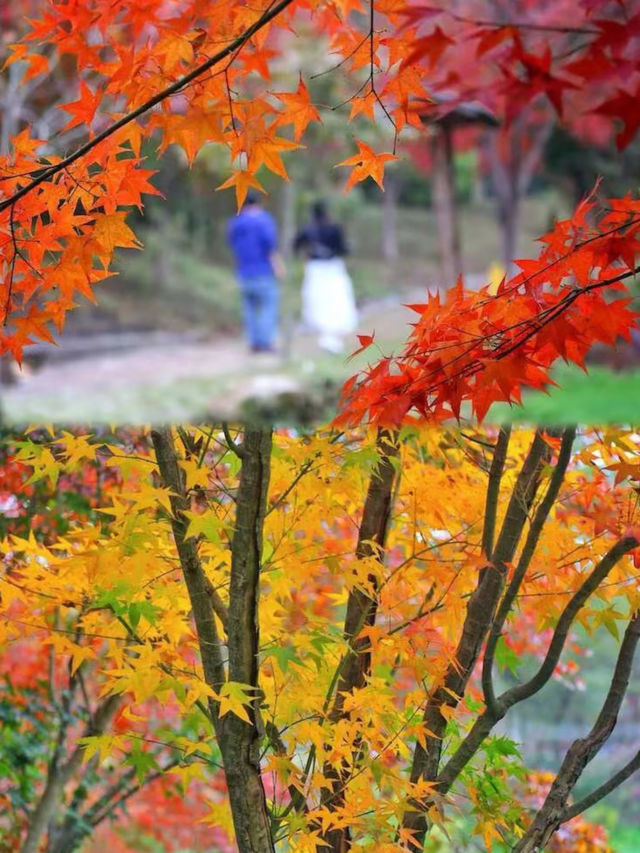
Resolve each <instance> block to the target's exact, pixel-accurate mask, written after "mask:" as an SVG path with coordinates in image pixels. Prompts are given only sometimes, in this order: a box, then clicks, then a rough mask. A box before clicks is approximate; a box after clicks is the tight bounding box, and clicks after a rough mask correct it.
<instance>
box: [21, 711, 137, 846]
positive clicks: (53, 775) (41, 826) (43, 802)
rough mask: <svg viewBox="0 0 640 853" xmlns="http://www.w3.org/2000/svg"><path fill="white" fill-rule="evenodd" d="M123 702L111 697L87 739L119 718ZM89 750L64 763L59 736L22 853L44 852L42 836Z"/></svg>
mask: <svg viewBox="0 0 640 853" xmlns="http://www.w3.org/2000/svg"><path fill="white" fill-rule="evenodd" d="M121 703H122V696H108V697H107V698H106V699H105V700H104V702H102V704H101V705H99V706H98V708H97V710H96V712H95V714H94V715H93V719H92V720H90V721H89V722H88V723H87V725H86V727H85V730H84V735H83V736H84V737H91V736H93V735H99V734H102V733H103V732H104V731H105V730H106V728H107V726H109V724H110V723H111V720H112V719H113V717H114V716H115V713H116V711H117V710H118V707H119V706H120V704H121ZM84 751H85V747H84V746H81V745H78V746H76V747H75V749H74V750H73V752H72V753H71V756H70V757H69V758H68V759H67V761H65V762H62V761H61V759H62V756H63V753H64V732H62V736H61V734H60V733H59V735H58V742H57V744H56V747H55V749H54V753H53V756H52V758H51V761H50V762H49V767H48V770H47V781H46V784H45V787H44V790H43V792H42V796H41V798H40V801H39V802H38V805H37V806H36V808H35V809H34V811H33V812H32V814H31V815H30V818H29V827H28V830H27V836H26V838H25V840H24V843H23V845H22V847H21V850H20V853H36V851H38V850H39V849H40V843H41V841H42V837H43V835H44V833H45V831H46V828H47V826H48V825H49V823H50V821H51V820H52V818H53V817H54V815H55V813H56V811H57V810H58V808H59V806H60V801H61V799H62V797H63V795H64V789H65V786H66V785H67V783H68V782H69V780H70V779H71V778H72V777H73V775H74V773H76V772H77V770H78V769H79V767H80V765H81V764H82V760H83V757H84Z"/></svg>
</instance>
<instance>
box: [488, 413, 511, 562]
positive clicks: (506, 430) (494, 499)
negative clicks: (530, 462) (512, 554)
mask: <svg viewBox="0 0 640 853" xmlns="http://www.w3.org/2000/svg"><path fill="white" fill-rule="evenodd" d="M510 437H511V427H510V426H506V427H501V429H500V433H499V434H498V440H497V442H496V446H495V450H494V452H493V459H492V460H491V468H490V469H489V485H488V487H487V499H486V503H485V510H484V527H483V529H482V551H483V553H484V555H485V556H486V558H487V560H490V559H491V552H492V550H493V538H494V533H495V527H496V514H497V512H498V499H499V497H500V482H501V480H502V472H503V471H504V463H505V460H506V458H507V450H508V448H509V438H510Z"/></svg>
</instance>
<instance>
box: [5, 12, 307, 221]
mask: <svg viewBox="0 0 640 853" xmlns="http://www.w3.org/2000/svg"><path fill="white" fill-rule="evenodd" d="M292 2H293V0H280V2H279V3H276V4H275V5H274V6H271V7H270V8H268V9H267V10H266V11H265V12H264V13H263V14H262V15H261V16H260V17H259V18H258V20H257V21H256V22H255V23H254V24H252V25H251V26H250V27H247V29H246V30H245V31H244V33H242V34H241V35H240V36H238V37H237V38H236V39H234V40H233V41H232V42H231V44H229V45H228V46H227V47H225V48H223V49H222V50H220V51H218V53H216V54H214V56H212V57H210V58H209V59H207V60H206V61H205V62H202V63H201V64H200V65H198V66H196V68H194V69H193V71H190V72H189V73H188V74H185V75H184V76H183V77H180V78H179V79H178V80H176V82H175V83H172V84H171V85H170V86H167V87H166V88H165V89H163V90H162V91H161V92H158V94H157V95H154V96H153V97H152V98H149V99H148V100H147V101H145V102H144V103H143V104H141V105H140V106H139V107H136V109H135V110H131V112H129V113H127V114H126V115H124V116H123V117H122V118H121V119H118V121H116V122H114V123H113V124H111V125H109V127H107V128H105V130H103V131H102V133H99V134H97V136H95V137H93V139H91V140H89V142H86V143H85V144H84V145H81V146H80V148H78V149H77V150H76V151H74V152H73V153H72V154H70V155H69V156H68V157H65V158H64V159H63V160H60V162H59V163H56V164H55V165H53V166H49V167H47V168H44V170H43V171H42V172H41V174H39V175H38V176H37V177H36V178H34V179H33V180H32V181H30V182H29V183H28V184H27V185H26V186H24V187H22V188H21V189H19V190H17V191H16V192H15V193H13V194H12V195H11V196H9V197H8V198H6V199H5V200H4V201H2V202H0V213H2V211H4V210H6V209H7V208H9V207H13V206H14V205H15V203H16V202H17V201H18V200H19V199H21V198H24V196H26V195H27V194H28V193H30V192H31V191H32V190H34V189H35V188H36V187H38V186H40V184H42V183H44V182H45V181H49V180H51V178H53V177H54V176H55V175H57V174H58V173H59V172H61V171H63V170H64V169H66V168H68V167H69V166H70V165H71V164H72V163H75V161H76V160H79V159H80V158H81V157H84V155H85V154H88V153H89V151H92V150H93V149H94V148H95V147H96V146H97V145H99V144H100V143H101V142H104V140H105V139H108V138H109V137H110V136H113V134H114V133H116V132H117V131H118V130H120V129H121V128H123V127H126V125H128V124H130V123H131V122H132V121H135V119H137V118H139V117H140V116H142V115H144V114H145V113H147V112H149V110H151V109H153V107H155V106H157V105H158V104H160V103H162V101H165V100H166V99H167V98H169V97H171V95H175V94H177V93H178V92H180V91H181V90H182V89H184V88H185V86H188V85H189V84H190V83H192V82H193V81H194V80H197V78H198V77H200V76H202V74H204V73H205V72H206V71H209V69H211V68H213V67H214V66H215V65H218V64H219V63H220V62H222V61H223V60H224V59H227V57H230V56H233V54H234V53H236V52H237V51H238V50H239V49H240V48H241V47H242V46H243V45H244V44H245V43H246V42H247V41H249V39H251V38H252V37H253V36H254V35H255V34H256V33H258V32H259V31H260V30H261V29H262V28H263V27H265V26H266V25H267V24H268V23H270V22H271V21H272V20H273V19H274V18H277V17H278V15H279V14H280V13H281V12H283V11H284V10H285V9H286V8H287V6H289V5H291V3H292Z"/></svg>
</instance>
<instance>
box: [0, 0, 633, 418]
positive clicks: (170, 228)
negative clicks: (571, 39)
mask: <svg viewBox="0 0 640 853" xmlns="http://www.w3.org/2000/svg"><path fill="white" fill-rule="evenodd" d="M29 2H30V3H31V7H33V9H36V8H37V6H38V0H29ZM29 2H27V0H20V2H15V0H14V2H13V3H6V4H2V9H1V10H0V15H1V18H0V26H1V28H2V29H1V32H2V36H1V40H0V61H1V60H2V55H1V54H2V53H3V52H5V53H6V45H7V44H9V43H11V42H12V41H14V40H15V39H16V37H18V36H19V35H20V32H21V28H22V26H23V22H24V20H25V13H28V12H29V9H28V8H27V7H28V6H29ZM330 63H331V58H330V57H327V55H326V51H325V50H324V47H323V45H322V40H321V39H318V38H317V36H315V35H314V34H313V33H305V32H304V30H303V31H301V32H300V33H298V36H297V39H296V40H295V41H292V42H291V44H290V45H287V46H286V49H283V50H281V52H280V55H279V56H278V57H277V58H275V59H274V67H273V78H274V79H273V87H274V89H278V90H280V91H283V90H284V91H286V90H288V91H293V90H295V88H296V86H297V83H298V79H299V74H300V73H301V72H302V74H303V76H304V79H305V80H306V82H307V85H308V88H309V91H310V94H311V98H312V101H313V102H314V103H315V104H316V105H318V107H319V110H320V112H321V115H322V123H321V124H320V123H312V124H311V125H310V127H309V129H308V131H307V133H306V135H305V138H304V139H303V140H302V141H303V143H304V145H305V147H304V148H302V149H300V150H297V151H291V152H286V153H285V155H284V159H285V163H286V167H287V170H288V172H289V175H290V178H291V180H290V182H289V183H286V182H284V181H282V180H281V179H280V178H278V177H276V176H274V175H272V174H271V173H264V174H263V173H261V174H260V175H259V176H258V177H259V179H260V181H261V183H262V184H263V185H264V187H265V188H266V190H267V195H266V196H265V198H264V207H265V208H266V209H267V210H268V211H269V212H270V213H271V214H272V215H273V216H274V217H275V219H276V222H277V226H278V232H279V234H278V241H279V250H280V254H281V255H282V257H283V261H284V274H283V276H282V278H281V282H280V291H281V312H280V313H281V316H280V336H279V341H278V346H277V352H276V353H273V354H271V353H268V354H252V353H251V352H250V351H249V349H248V347H247V344H246V342H245V336H244V331H243V320H242V304H241V297H240V292H239V288H238V285H237V282H236V278H235V275H234V269H233V262H232V257H231V253H230V250H229V246H228V245H227V239H226V229H227V223H228V221H229V220H230V219H231V218H232V217H234V216H235V213H236V203H235V198H234V194H233V191H232V190H224V191H222V192H216V187H218V186H219V185H220V184H221V183H223V182H224V181H225V180H226V178H228V176H229V169H230V163H229V162H228V155H227V154H226V152H223V151H222V150H221V149H220V148H219V147H218V146H215V145H211V146H207V147H205V149H203V150H201V151H200V153H199V154H198V156H197V157H196V158H195V162H194V163H193V164H192V166H191V167H189V164H188V163H187V158H186V155H185V154H184V152H183V151H182V149H180V148H178V147H176V146H172V147H171V148H169V150H168V151H167V152H166V153H165V154H164V155H163V156H162V157H161V158H158V157H157V155H156V153H155V148H154V145H153V144H149V145H148V146H147V151H146V154H147V156H148V162H147V165H148V168H150V169H154V170H156V171H157V174H156V176H155V178H154V179H153V181H154V183H155V185H156V186H157V188H158V189H159V190H160V191H161V192H162V194H163V195H164V197H165V198H164V199H162V198H159V197H150V198H149V199H148V202H147V206H146V208H145V210H144V212H143V213H142V214H141V213H139V212H137V211H134V212H132V213H131V216H130V220H129V221H130V222H131V225H132V227H133V228H134V230H135V231H136V233H137V235H138V236H139V237H140V239H141V240H142V241H143V243H144V248H143V249H142V250H141V251H134V250H122V251H120V253H119V254H118V256H117V259H116V264H115V272H116V273H117V275H116V276H114V277H112V278H110V279H108V280H107V281H106V282H104V283H102V284H100V285H99V286H98V289H97V296H98V304H97V305H92V304H91V303H89V302H83V303H82V304H81V305H80V306H79V307H78V309H77V310H75V311H73V312H71V314H70V315H69V318H68V321H67V327H66V328H65V331H64V334H63V337H62V338H61V339H60V341H59V346H52V345H49V344H38V345H37V346H35V347H33V348H31V350H30V352H29V354H28V356H27V359H26V362H25V364H24V367H23V369H22V370H21V371H20V370H18V369H17V368H16V366H15V365H12V364H10V363H9V362H8V361H4V362H3V364H2V370H1V374H2V386H0V400H1V403H2V407H3V411H4V417H5V419H7V420H8V421H9V422H10V423H24V422H32V421H38V420H51V419H52V418H55V419H57V420H60V421H67V422H74V421H82V420H93V421H103V422H104V421H113V420H117V421H120V422H123V421H124V422H130V423H131V422H140V421H149V420H155V421H157V420H171V419H174V420H175V419H194V418H201V417H204V416H207V415H211V414H214V415H219V416H221V417H228V418H231V419H233V418H234V417H242V416H246V414H247V413H251V412H253V413H256V412H261V413H264V414H266V415H268V416H274V414H275V415H276V416H279V417H282V418H284V419H285V420H286V419H291V418H295V419H302V420H303V421H305V419H306V421H307V422H314V421H317V420H321V419H325V418H327V417H330V416H331V413H332V412H333V411H334V407H335V402H336V399H337V393H338V389H339V387H340V384H341V382H342V381H344V379H346V378H347V377H348V376H350V375H351V374H352V373H353V372H354V370H355V369H357V367H358V365H359V364H362V363H364V362H365V361H368V360H371V359H375V358H376V357H377V356H378V355H379V353H380V352H384V353H388V352H389V351H391V350H393V348H394V347H397V346H398V345H399V344H400V343H401V342H402V341H403V340H404V339H405V337H406V334H407V332H408V326H407V323H408V322H410V321H411V319H412V314H411V312H410V311H409V310H408V309H407V308H406V307H404V305H403V303H406V302H409V303H410V302H420V301H424V297H425V294H426V291H427V290H430V291H432V292H433V291H434V290H437V289H441V290H446V288H447V287H449V286H451V285H452V284H454V283H455V281H456V279H457V276H458V275H459V274H464V277H465V283H466V284H467V286H470V287H474V286H478V285H480V284H484V283H486V282H487V281H491V282H493V286H497V283H498V282H499V281H500V279H501V277H502V275H503V274H504V271H505V269H506V268H507V267H510V269H511V270H513V269H514V267H513V265H510V264H509V260H510V259H511V258H514V257H516V258H517V257H530V256H532V255H533V254H534V253H536V246H535V239H536V238H537V237H538V236H540V235H541V234H543V233H544V232H545V231H547V230H548V229H549V228H550V227H551V226H552V224H553V222H554V220H556V219H557V218H562V217H564V216H566V215H568V214H569V212H570V210H571V209H572V207H573V206H574V204H575V203H576V201H577V200H579V199H580V198H581V197H582V196H583V195H584V194H585V193H586V192H588V191H589V190H590V189H591V188H592V187H593V185H594V183H595V181H596V179H597V178H598V177H602V179H603V180H602V184H601V187H600V193H601V194H602V195H603V196H605V195H607V194H624V193H625V192H626V191H628V190H629V189H630V188H633V187H635V186H637V182H638V175H639V174H640V142H639V141H636V142H634V143H632V144H631V145H630V146H629V147H628V148H627V149H626V150H625V151H624V152H623V153H618V152H617V151H616V150H615V143H614V135H615V134H614V132H613V126H612V122H611V120H610V119H607V118H606V117H603V116H593V115H592V116H589V120H588V121H584V120H582V119H581V120H578V119H576V120H575V121H572V119H571V115H569V116H568V117H565V119H564V120H563V122H562V124H560V122H559V120H558V118H557V115H556V113H555V111H553V110H551V109H548V108H547V107H546V106H542V107H541V106H540V105H539V104H538V105H537V106H536V103H537V102H533V103H532V106H530V107H528V108H527V110H525V112H524V113H523V114H522V116H521V117H520V118H519V120H518V121H517V122H514V123H513V124H511V125H510V126H509V127H504V126H502V125H501V124H500V122H499V121H498V119H497V118H496V117H495V116H494V115H493V114H492V113H491V112H490V111H489V110H488V109H486V108H485V107H482V106H481V105H479V104H477V103H467V104H463V105H462V106H461V107H458V108H457V109H455V110H454V111H452V112H449V113H448V114H447V115H446V117H445V118H444V119H440V120H437V121H433V120H431V119H428V118H427V117H426V116H425V117H424V120H423V121H422V123H421V128H416V127H410V128H408V129H407V131H406V133H403V136H402V138H401V143H400V145H399V149H398V154H399V155H400V159H399V160H398V161H396V162H392V163H388V164H387V170H386V177H385V190H386V191H385V192H384V193H383V192H382V191H381V190H380V188H379V187H378V186H377V185H376V184H375V183H374V182H373V181H371V180H368V181H367V182H365V183H363V184H360V185H358V186H356V187H355V188H354V189H353V190H352V191H351V192H350V193H349V194H345V192H344V186H345V182H346V179H347V177H348V170H346V169H340V168H338V169H336V168H335V164H336V163H339V162H340V161H342V160H344V159H346V158H348V157H350V156H352V155H353V152H354V149H355V145H354V138H358V139H362V140H364V141H365V142H367V143H369V144H371V145H372V146H374V147H375V149H376V150H378V151H379V150H390V148H391V143H392V133H391V128H389V126H388V125H386V124H385V123H384V122H381V121H379V122H377V123H375V124H372V122H371V120H370V119H369V118H368V117H367V116H366V115H363V114H362V113H360V114H358V115H356V116H355V117H353V119H352V121H351V122H350V123H349V122H348V121H347V119H348V117H349V112H350V111H351V107H350V100H351V97H352V95H353V91H352V90H353V80H350V81H349V80H346V79H345V78H344V77H343V76H341V74H340V73H339V71H336V70H335V69H333V70H332V68H331V64H330ZM24 72H25V68H24V67H23V63H20V62H15V63H14V64H12V65H10V66H9V67H8V68H7V69H6V70H5V71H4V73H3V74H2V76H1V77H0V151H3V152H6V151H7V150H8V148H9V140H10V138H11V136H12V135H14V134H15V133H17V132H19V131H20V130H21V129H23V128H24V127H25V126H26V125H27V124H29V125H31V126H32V127H33V132H34V134H35V135H36V136H37V137H38V138H40V139H47V140H51V142H50V145H49V147H50V148H51V149H53V150H58V151H69V150H71V149H72V148H73V147H74V144H77V143H78V142H79V141H80V140H81V138H82V129H81V128H76V129H75V131H72V132H71V133H66V134H65V135H64V136H63V137H62V138H60V137H58V136H57V133H58V131H59V129H60V127H61V126H62V125H63V124H64V122H65V120H66V114H65V113H64V112H62V111H60V110H58V109H57V107H58V105H59V104H61V103H65V102H68V101H70V100H73V99H74V98H75V97H76V95H77V86H78V80H77V75H76V71H75V69H74V67H72V66H70V65H65V61H64V59H63V60H60V61H58V62H57V64H56V63H54V66H53V72H52V74H51V75H50V76H48V77H46V79H42V78H40V77H35V78H31V79H29V80H27V81H25V80H24ZM437 97H438V98H440V100H441V101H446V99H447V97H449V95H448V93H447V91H446V90H442V94H440V95H438V96H437ZM418 124H420V122H418ZM74 133H75V134H76V136H75V137H74ZM390 134H391V135H390ZM318 198H322V199H325V200H326V201H327V203H328V206H329V209H330V211H331V214H332V216H333V218H334V219H335V220H336V221H337V222H338V223H339V224H340V225H342V226H343V228H344V232H345V235H346V240H347V244H348V247H349V255H348V257H347V259H346V263H347V269H348V272H349V275H350V277H351V279H352V281H353V290H354V294H355V299H356V302H357V307H358V315H359V316H358V323H357V329H355V330H354V331H353V333H351V332H350V333H348V334H347V335H345V336H344V339H343V350H344V351H343V352H339V353H330V352H327V351H325V350H323V349H321V348H320V347H319V346H318V342H317V339H316V336H315V335H313V334H311V333H310V332H309V330H308V329H305V327H304V325H303V324H302V322H301V285H302V281H303V262H302V260H301V259H300V258H299V257H298V258H295V257H293V256H292V251H291V250H292V244H293V240H294V237H295V234H296V232H297V231H298V229H300V228H301V227H302V226H303V225H305V223H306V222H307V221H308V218H309V210H310V206H311V205H312V204H313V202H314V201H316V200H317V199H318ZM356 331H358V332H360V333H366V334H370V333H372V332H373V331H375V339H376V345H375V346H374V347H373V348H370V349H369V350H368V351H367V352H366V353H364V354H363V355H362V356H360V357H358V358H356V359H355V360H354V361H352V362H348V361H347V359H346V355H347V354H348V353H349V352H351V351H353V350H355V349H356V348H357V347H358V343H357V339H356V335H355V332H356ZM591 361H592V363H593V369H592V371H591V373H590V376H589V377H588V378H587V377H585V376H584V375H583V374H582V373H581V371H580V370H579V369H577V368H562V367H561V368H559V370H558V375H559V380H560V381H561V384H562V389H560V390H556V391H554V392H553V393H552V394H551V395H550V396H546V395H542V394H537V395H536V394H533V395H530V396H529V397H527V398H526V399H525V406H524V409H522V410H513V411H512V410H510V409H509V408H508V407H499V406H497V407H495V408H494V409H493V410H492V412H491V414H490V420H494V421H498V420H501V419H504V418H512V417H513V416H514V414H515V416H516V417H518V418H520V419H523V420H529V421H530V420H536V421H537V420H547V421H555V422H557V421H559V420H563V419H565V418H566V417H569V418H570V419H574V420H581V421H593V420H599V419H601V418H602V417H603V413H606V417H608V418H609V419H610V420H612V421H623V420H625V419H630V418H632V417H633V406H632V404H631V402H630V401H631V399H632V397H633V395H634V394H635V391H636V389H637V387H638V379H639V378H640V372H639V370H638V365H639V363H640V350H639V347H638V342H634V343H633V344H632V345H627V344H621V345H620V346H619V347H617V348H616V350H615V351H611V352H604V351H603V352H600V351H594V352H593V353H592V358H591Z"/></svg>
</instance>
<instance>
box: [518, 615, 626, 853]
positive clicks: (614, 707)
mask: <svg viewBox="0 0 640 853" xmlns="http://www.w3.org/2000/svg"><path fill="white" fill-rule="evenodd" d="M639 640H640V612H637V613H636V614H635V615H634V616H633V618H632V619H631V620H630V622H629V624H628V626H627V629H626V631H625V633H624V638H623V640H622V644H621V646H620V651H619V653H618V658H617V661H616V667H615V671H614V673H613V677H612V679H611V684H610V686H609V690H608V692H607V695H606V697H605V699H604V702H603V703H602V707H601V709H600V713H599V714H598V717H597V719H596V721H595V723H594V724H593V726H592V728H591V731H590V732H589V734H588V735H587V736H586V737H584V738H578V739H577V740H574V742H573V743H572V744H571V746H570V747H569V749H568V750H567V752H566V755H565V757H564V760H563V762H562V766H561V767H560V770H559V771H558V774H557V776H556V778H555V779H554V781H553V784H552V786H551V790H550V791H549V793H548V795H547V798H546V799H545V801H544V804H543V805H542V807H541V808H540V809H539V811H538V813H537V814H536V816H535V818H534V820H533V822H532V824H531V825H530V826H529V828H528V829H527V831H526V833H525V834H524V835H523V837H522V838H521V839H520V841H519V842H518V843H517V844H516V846H515V847H514V848H513V853H534V851H536V850H542V849H544V848H546V846H547V844H548V843H549V841H550V840H551V838H552V836H553V835H554V833H555V832H556V830H557V829H558V828H559V827H560V826H561V824H563V823H565V822H566V821H567V820H568V819H569V816H570V814H571V811H570V809H568V808H567V803H568V800H569V797H570V795H571V792H572V791H573V789H574V787H575V785H576V783H577V781H578V779H579V778H580V776H581V775H582V773H583V771H584V769H585V767H586V766H587V764H589V762H590V761H592V760H593V758H595V756H596V755H597V754H598V753H599V752H600V750H601V749H602V747H603V745H604V744H605V743H606V742H607V740H608V739H609V737H610V736H611V733H612V732H613V730H614V728H615V725H616V722H617V720H618V713H619V711H620V708H621V706H622V702H623V701H624V697H625V695H626V692H627V688H628V687H629V678H630V675H631V668H632V666H633V659H634V656H635V652H636V648H637V646H638V641H639ZM630 764H631V765H632V766H633V760H632V761H631V762H630ZM628 767H629V765H627V767H626V768H623V770H628ZM616 775H618V774H616ZM625 778H626V777H625ZM610 782H611V780H610Z"/></svg>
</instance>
